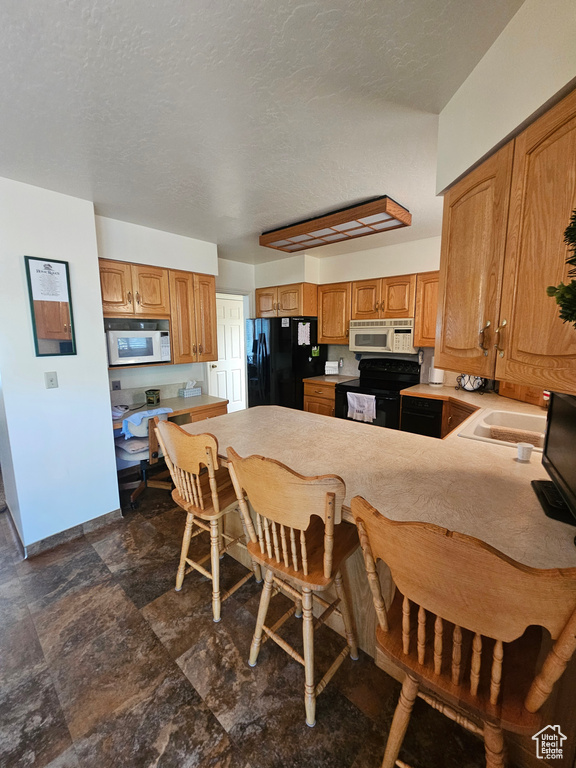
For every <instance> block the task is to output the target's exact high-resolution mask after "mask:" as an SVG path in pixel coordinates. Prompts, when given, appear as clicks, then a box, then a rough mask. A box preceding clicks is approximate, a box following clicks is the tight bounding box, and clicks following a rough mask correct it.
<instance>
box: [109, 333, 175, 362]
mask: <svg viewBox="0 0 576 768" xmlns="http://www.w3.org/2000/svg"><path fill="white" fill-rule="evenodd" d="M106 340H107V346H108V362H109V364H110V365H146V364H150V363H169V362H170V359H171V358H170V334H169V332H168V331H127V330H123V331H119V330H114V331H106Z"/></svg>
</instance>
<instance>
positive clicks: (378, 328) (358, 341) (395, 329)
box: [349, 317, 417, 355]
mask: <svg viewBox="0 0 576 768" xmlns="http://www.w3.org/2000/svg"><path fill="white" fill-rule="evenodd" d="M349 333H350V349H351V351H352V352H393V353H396V354H402V355H415V354H416V352H417V350H416V349H415V348H414V318H412V317H410V318H389V319H387V320H351V321H350V331H349Z"/></svg>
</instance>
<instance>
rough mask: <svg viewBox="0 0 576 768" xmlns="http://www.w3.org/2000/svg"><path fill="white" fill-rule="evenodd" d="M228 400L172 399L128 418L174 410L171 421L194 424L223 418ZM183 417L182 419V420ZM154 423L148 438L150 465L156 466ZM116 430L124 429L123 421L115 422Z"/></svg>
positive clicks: (156, 445) (168, 414) (143, 406)
mask: <svg viewBox="0 0 576 768" xmlns="http://www.w3.org/2000/svg"><path fill="white" fill-rule="evenodd" d="M227 407H228V400H223V399H222V398H221V397H212V396H211V395H196V396H195V397H171V398H166V399H164V400H160V402H159V403H158V405H147V404H144V405H142V406H141V407H140V408H135V409H134V410H133V411H128V413H127V414H126V416H131V415H132V414H134V413H138V412H139V411H148V410H153V409H154V408H172V413H167V414H166V416H167V417H168V420H169V421H173V420H174V421H177V422H178V423H179V424H181V423H182V421H183V420H184V421H186V420H187V421H188V422H191V423H194V422H196V421H203V420H204V419H212V418H214V417H215V416H222V415H223V414H225V413H226V410H227ZM181 417H182V418H181ZM153 425H154V421H153V420H152V419H150V421H149V422H148V438H149V441H150V464H156V463H157V461H158V441H157V439H156V433H155V432H154V429H153ZM112 426H113V428H114V429H122V419H119V420H117V421H114V422H113V424H112Z"/></svg>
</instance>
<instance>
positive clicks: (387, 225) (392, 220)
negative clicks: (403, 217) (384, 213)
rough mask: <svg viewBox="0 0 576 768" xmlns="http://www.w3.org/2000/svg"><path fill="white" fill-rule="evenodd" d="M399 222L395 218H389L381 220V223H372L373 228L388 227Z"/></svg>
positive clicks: (395, 225)
mask: <svg viewBox="0 0 576 768" xmlns="http://www.w3.org/2000/svg"><path fill="white" fill-rule="evenodd" d="M399 224H400V222H399V221H396V219H390V220H389V221H383V222H382V223H381V224H372V228H373V229H390V227H397V226H398V225H399Z"/></svg>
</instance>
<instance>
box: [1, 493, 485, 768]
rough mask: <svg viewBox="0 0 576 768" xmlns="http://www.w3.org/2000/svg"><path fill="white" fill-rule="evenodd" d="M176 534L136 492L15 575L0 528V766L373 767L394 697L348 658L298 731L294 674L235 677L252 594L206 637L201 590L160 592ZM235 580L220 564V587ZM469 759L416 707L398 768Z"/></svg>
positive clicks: (276, 603)
mask: <svg viewBox="0 0 576 768" xmlns="http://www.w3.org/2000/svg"><path fill="white" fill-rule="evenodd" d="M183 524H184V520H183V513H182V512H181V511H180V510H174V505H173V503H172V502H171V500H170V497H169V495H168V494H167V493H166V492H165V491H158V490H153V489H147V491H146V492H145V493H144V495H143V496H142V497H141V503H140V506H139V508H138V509H137V510H135V511H133V510H127V511H126V515H125V517H124V519H123V520H121V521H118V522H116V523H114V524H112V525H110V526H108V527H106V528H104V529H100V530H99V531H95V532H93V533H90V534H88V535H86V536H84V537H82V538H80V539H77V540H75V541H73V542H71V543H68V544H64V545H61V546H59V547H58V548H56V549H54V550H52V551H50V552H47V553H45V554H42V555H39V556H37V557H35V558H33V559H30V560H27V561H26V560H22V559H21V558H20V556H19V554H18V549H17V547H16V546H15V543H14V540H13V535H12V531H11V528H10V525H9V521H8V518H7V515H6V514H0V766H2V768H16V767H17V768H28V766H34V768H108V767H110V768H112V766H113V767H114V768H148V767H149V766H150V767H152V766H154V767H157V768H192V767H194V768H209V767H211V766H212V767H216V766H218V767H219V768H220V767H223V768H224V767H226V768H301V767H304V766H306V768H309V767H311V768H377V766H379V765H380V762H381V760H382V755H383V750H384V742H385V738H386V734H387V731H388V728H389V725H390V722H391V718H392V714H393V711H394V706H395V703H396V699H397V696H398V692H399V686H398V684H397V683H396V682H394V681H393V680H391V678H389V677H388V676H387V675H385V674H384V673H383V672H381V671H380V670H378V669H377V668H376V667H375V666H374V664H373V662H372V660H371V659H370V658H369V657H368V656H366V655H364V654H361V658H360V660H359V661H357V662H352V661H351V660H350V659H348V660H347V661H346V662H345V663H344V665H343V666H342V667H341V669H340V670H339V672H338V673H337V675H336V677H335V678H334V679H333V681H332V682H331V683H330V684H329V685H328V687H327V688H326V690H325V691H324V693H323V694H322V695H321V696H320V697H319V699H318V705H317V725H316V727H315V728H308V727H307V726H306V725H305V723H304V705H303V671H302V669H301V668H300V667H299V665H298V664H297V663H296V662H294V661H293V660H292V659H291V658H289V657H288V656H287V655H286V654H285V653H284V652H283V651H282V650H281V649H280V648H278V647H277V646H276V645H275V644H274V643H266V644H265V645H264V646H263V648H262V651H261V654H260V659H259V662H258V666H257V667H256V668H255V669H251V668H250V667H249V666H248V664H247V657H248V649H249V644H250V639H251V634H252V629H253V626H254V621H255V615H256V611H257V606H258V599H259V587H258V586H257V585H256V584H255V583H254V581H253V580H251V581H249V582H248V583H247V584H246V585H245V586H244V587H242V588H241V589H240V590H239V591H238V592H237V593H236V594H235V595H234V596H233V597H231V598H230V599H229V600H227V601H226V602H225V603H224V606H223V620H222V621H221V622H220V623H219V624H214V623H213V622H212V615H211V606H210V585H209V583H208V581H207V580H206V579H204V578H202V577H200V576H198V575H190V576H188V577H187V578H186V580H185V582H184V588H183V590H182V591H181V592H180V593H176V592H174V589H173V584H174V578H175V573H176V566H177V563H178V556H179V547H180V539H181V534H182V529H183ZM195 546H197V547H202V546H203V544H202V542H201V541H198V540H196V541H195ZM242 572H244V569H243V568H242V566H241V565H239V564H238V563H236V562H235V561H234V560H232V559H231V558H229V557H227V556H226V557H225V558H224V559H223V561H222V576H223V580H224V582H225V584H224V587H225V586H226V583H228V584H232V583H234V582H235V581H237V580H238V578H239V576H240V574H241V573H242ZM284 600H285V598H283V597H282V596H277V597H276V598H274V600H273V606H272V610H274V611H279V612H280V611H282V609H283V608H284V605H283V604H282V603H283V601H284ZM291 622H292V626H289V625H286V627H285V629H286V631H287V632H288V633H290V634H291V635H296V633H297V632H298V631H299V626H300V624H299V622H298V620H297V619H292V620H291ZM315 647H316V653H317V664H318V666H319V668H320V669H321V670H322V671H324V669H326V668H327V665H328V663H329V658H330V654H331V653H333V652H334V653H335V652H336V650H337V649H339V648H341V647H342V640H341V638H340V637H338V636H337V635H336V634H335V633H334V632H332V631H331V630H329V629H327V628H323V629H322V630H321V631H320V632H319V633H317V636H316V646H315ZM483 755H484V751H483V747H482V744H481V743H480V742H479V741H478V740H477V739H475V738H474V737H473V736H470V735H469V734H467V733H466V732H465V731H463V730H461V729H460V728H459V727H458V726H456V725H453V724H452V723H451V722H450V721H448V720H447V719H446V718H444V717H443V716H442V715H440V714H439V713H437V712H434V711H433V710H431V709H430V708H428V707H427V706H426V705H425V704H423V703H422V702H417V704H416V709H415V713H414V716H413V718H412V721H411V724H410V727H409V730H408V734H407V736H406V740H405V744H404V747H403V750H402V752H401V758H402V759H403V760H405V761H407V762H408V763H410V764H412V765H414V766H428V768H434V767H435V766H444V767H446V768H448V767H450V766H454V767H455V766H458V768H472V767H473V766H474V767H475V766H481V765H483V764H484V757H483Z"/></svg>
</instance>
